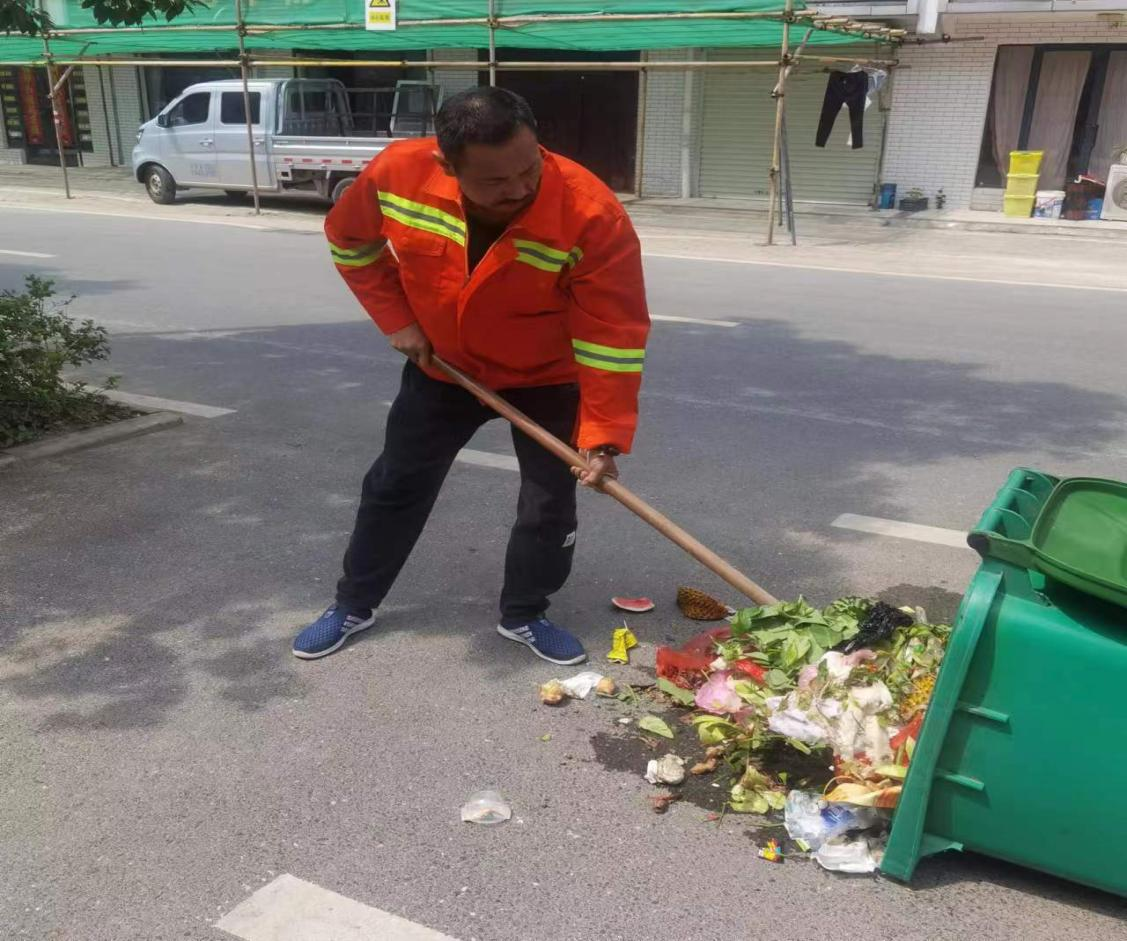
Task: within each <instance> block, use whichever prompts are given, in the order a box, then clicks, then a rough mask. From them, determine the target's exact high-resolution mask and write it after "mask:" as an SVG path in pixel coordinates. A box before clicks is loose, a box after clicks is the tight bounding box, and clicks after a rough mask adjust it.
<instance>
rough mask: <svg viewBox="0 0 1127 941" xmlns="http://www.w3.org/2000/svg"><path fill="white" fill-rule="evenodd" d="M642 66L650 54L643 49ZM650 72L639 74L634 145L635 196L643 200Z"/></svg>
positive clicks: (645, 71)
mask: <svg viewBox="0 0 1127 941" xmlns="http://www.w3.org/2000/svg"><path fill="white" fill-rule="evenodd" d="M639 57H640V59H641V62H642V65H643V66H645V65H646V61H647V59H648V58H649V53H648V52H647V51H646V50H645V49H643V50H642V51H641V52H640V53H639ZM649 74H650V73H649V70H648V69H646V68H643V69H642V70H641V71H640V72H639V73H638V127H637V130H636V135H637V138H636V140H635V143H634V196H635V197H636V198H638V199H641V198H642V178H643V177H644V176H645V172H646V94H647V90H648V89H649Z"/></svg>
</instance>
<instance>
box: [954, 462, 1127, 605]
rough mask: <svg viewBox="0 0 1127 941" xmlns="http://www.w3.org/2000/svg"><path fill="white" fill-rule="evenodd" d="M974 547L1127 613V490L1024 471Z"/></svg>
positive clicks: (982, 524) (978, 531) (980, 529)
mask: <svg viewBox="0 0 1127 941" xmlns="http://www.w3.org/2000/svg"><path fill="white" fill-rule="evenodd" d="M968 541H969V542H970V544H971V546H973V547H974V548H975V549H976V550H978V552H979V553H980V554H981V555H983V556H984V557H992V558H997V559H1001V560H1003V561H1007V562H1011V563H1014V564H1017V565H1022V566H1024V567H1026V568H1029V569H1034V570H1036V571H1039V572H1041V573H1043V574H1044V575H1046V576H1047V577H1049V578H1052V579H1056V580H1057V581H1059V582H1062V583H1064V584H1066V585H1069V586H1071V587H1072V588H1075V589H1076V590H1077V591H1082V592H1084V593H1086V594H1089V595H1092V596H1094V597H1097V598H1102V599H1103V600H1105V601H1110V602H1112V603H1113V604H1118V605H1122V606H1124V607H1127V483H1123V482H1121V481H1116V480H1102V479H1100V478H1096V477H1071V478H1067V479H1064V480H1061V479H1058V478H1055V477H1049V476H1048V475H1045V474H1041V473H1039V472H1037V471H1030V470H1026V469H1025V468H1018V469H1017V470H1015V471H1014V472H1013V473H1012V474H1011V475H1010V478H1009V480H1008V481H1007V482H1006V486H1005V487H1003V488H1002V490H1001V491H999V493H998V496H997V498H996V499H995V500H994V502H993V503H992V504H991V505H990V507H989V508H988V509H987V510H986V512H985V513H984V514H983V517H982V519H981V520H980V521H979V524H978V526H977V527H976V528H975V529H974V531H972V532H971V534H970V537H969V539H968Z"/></svg>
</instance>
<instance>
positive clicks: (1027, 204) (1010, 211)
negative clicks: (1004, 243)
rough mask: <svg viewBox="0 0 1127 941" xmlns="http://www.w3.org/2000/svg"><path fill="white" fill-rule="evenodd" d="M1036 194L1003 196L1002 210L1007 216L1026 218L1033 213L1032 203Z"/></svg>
mask: <svg viewBox="0 0 1127 941" xmlns="http://www.w3.org/2000/svg"><path fill="white" fill-rule="evenodd" d="M1036 198H1037V197H1036V196H1009V195H1007V196H1006V197H1005V208H1004V209H1003V210H1002V212H1003V213H1005V215H1007V216H1013V217H1015V218H1018V219H1028V218H1029V217H1030V216H1031V215H1033V203H1034V201H1035V200H1036Z"/></svg>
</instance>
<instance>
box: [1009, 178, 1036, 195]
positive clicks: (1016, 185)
mask: <svg viewBox="0 0 1127 941" xmlns="http://www.w3.org/2000/svg"><path fill="white" fill-rule="evenodd" d="M1039 179H1041V175H1040V174H1039V173H1010V174H1008V175H1007V176H1006V195H1007V196H1036V195H1037V181H1038V180H1039Z"/></svg>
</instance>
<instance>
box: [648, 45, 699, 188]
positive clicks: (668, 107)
mask: <svg viewBox="0 0 1127 941" xmlns="http://www.w3.org/2000/svg"><path fill="white" fill-rule="evenodd" d="M688 57H689V50H687V49H668V50H655V51H653V52H650V53H649V56H648V58H649V60H650V61H651V62H662V61H664V62H683V61H685V60H686V59H687V58H688ZM685 76H686V73H685V72H683V71H667V72H665V71H663V72H650V73H649V76H648V78H647V79H646V101H645V109H646V128H645V149H644V152H643V155H642V195H643V196H680V195H681V133H682V131H681V121H682V114H683V109H684V102H685ZM693 85H694V88H695V89H696V92H695V93H694V95H693V98H694V101H695V102H696V106H695V108H694V111H695V113H696V114H698V115H699V112H700V99H699V90H700V88H701V86H702V85H703V83H702V82H701V80H700V76H699V74H698V76H697V78H696V79H695V80H694V82H693ZM697 124H699V121H695V122H694V126H696V125H697ZM695 149H696V147H695V142H694V146H693V147H691V148H690V151H691V152H695Z"/></svg>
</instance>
